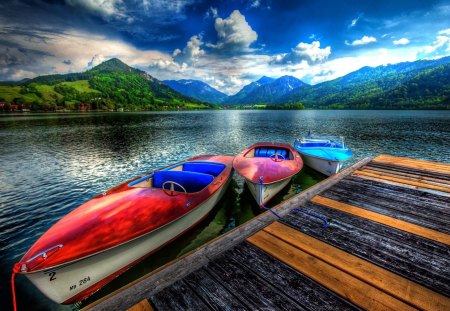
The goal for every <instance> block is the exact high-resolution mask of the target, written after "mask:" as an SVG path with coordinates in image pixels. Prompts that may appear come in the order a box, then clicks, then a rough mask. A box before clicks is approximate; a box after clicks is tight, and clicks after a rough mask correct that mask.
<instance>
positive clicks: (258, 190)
mask: <svg viewBox="0 0 450 311" xmlns="http://www.w3.org/2000/svg"><path fill="white" fill-rule="evenodd" d="M291 179H292V178H290V177H289V178H286V179H283V180H280V181H277V182H274V183H271V184H260V183H253V182H252V181H250V180H247V179H246V180H245V182H246V184H247V186H248V188H249V189H250V192H251V194H252V195H253V197H254V198H255V200H256V202H258V205H259V206H263V205H265V204H266V203H267V202H268V201H270V200H271V199H272V198H273V197H274V196H275V195H276V194H277V193H278V192H280V191H281V189H283V188H284V187H286V185H287V184H288V183H289V182H290V181H291Z"/></svg>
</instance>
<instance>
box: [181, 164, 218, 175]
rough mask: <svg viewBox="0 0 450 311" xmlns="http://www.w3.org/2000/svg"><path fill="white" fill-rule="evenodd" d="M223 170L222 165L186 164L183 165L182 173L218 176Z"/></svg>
mask: <svg viewBox="0 0 450 311" xmlns="http://www.w3.org/2000/svg"><path fill="white" fill-rule="evenodd" d="M224 169H225V164H222V163H205V162H187V163H184V164H183V171H184V172H195V173H203V174H209V175H213V176H218V175H220V173H222V172H223V170H224Z"/></svg>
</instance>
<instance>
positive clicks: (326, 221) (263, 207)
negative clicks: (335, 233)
mask: <svg viewBox="0 0 450 311" xmlns="http://www.w3.org/2000/svg"><path fill="white" fill-rule="evenodd" d="M259 184H260V188H259V195H260V198H262V189H263V176H261V177H259ZM260 208H262V209H265V210H267V211H270V212H271V213H272V214H273V215H275V216H276V217H278V219H280V220H283V216H281V215H280V214H278V213H277V212H275V211H274V210H272V209H271V208H270V207H267V206H265V205H264V204H261V205H260ZM292 211H299V212H301V213H303V214H305V215H308V216H312V217H315V218H318V219H320V220H322V221H323V224H322V228H323V229H326V228H328V226H329V225H330V223H329V222H328V219H327V218H326V217H325V216H322V215H319V214H316V213H314V212H311V211H307V210H303V209H301V208H298V207H294V208H292V209H291V210H290V211H289V212H292Z"/></svg>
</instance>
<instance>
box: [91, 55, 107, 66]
mask: <svg viewBox="0 0 450 311" xmlns="http://www.w3.org/2000/svg"><path fill="white" fill-rule="evenodd" d="M105 60H106V58H105V57H104V56H103V55H102V54H95V55H94V57H92V59H91V60H90V61H89V62H88V64H87V66H88V67H89V68H91V67H95V66H97V65H99V64H101V63H103V62H104V61H105Z"/></svg>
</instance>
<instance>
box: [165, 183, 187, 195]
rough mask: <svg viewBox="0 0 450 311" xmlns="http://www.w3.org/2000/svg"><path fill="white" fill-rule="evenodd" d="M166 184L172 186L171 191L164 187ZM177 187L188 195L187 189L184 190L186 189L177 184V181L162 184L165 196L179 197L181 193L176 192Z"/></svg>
mask: <svg viewBox="0 0 450 311" xmlns="http://www.w3.org/2000/svg"><path fill="white" fill-rule="evenodd" d="M166 184H170V189H166V188H165V187H164V186H165V185H166ZM175 186H178V187H180V188H181V190H183V191H184V193H186V194H187V191H186V188H184V187H183V186H182V185H180V184H179V183H177V182H175V181H171V180H168V181H166V182H164V183H163V184H162V187H161V188H162V189H163V191H164V193H165V194H167V195H168V196H171V197H174V196H177V195H179V194H180V193H179V192H175ZM168 191H170V192H168Z"/></svg>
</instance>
